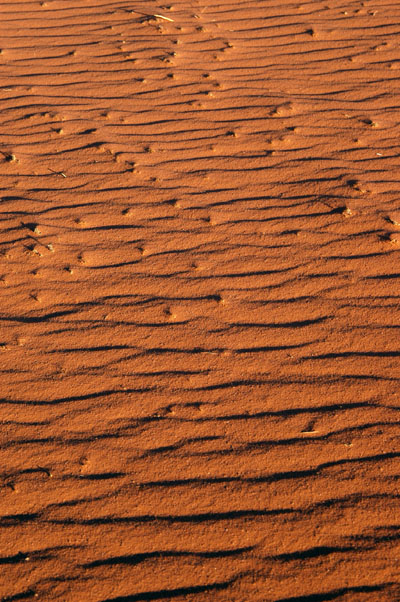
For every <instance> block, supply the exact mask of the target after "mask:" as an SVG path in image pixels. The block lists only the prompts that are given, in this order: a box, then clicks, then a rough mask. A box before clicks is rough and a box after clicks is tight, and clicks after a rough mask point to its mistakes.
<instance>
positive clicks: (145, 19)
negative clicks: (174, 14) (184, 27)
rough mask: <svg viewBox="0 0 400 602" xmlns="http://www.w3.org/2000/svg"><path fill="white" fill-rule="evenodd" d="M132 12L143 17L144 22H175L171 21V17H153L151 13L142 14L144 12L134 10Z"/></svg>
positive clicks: (154, 15)
mask: <svg viewBox="0 0 400 602" xmlns="http://www.w3.org/2000/svg"><path fill="white" fill-rule="evenodd" d="M131 12H132V13H136V14H138V15H142V16H143V20H144V21H149V20H150V19H163V20H164V21H169V22H170V23H173V22H174V20H173V19H170V18H169V17H164V15H156V14H153V15H152V14H150V13H142V12H140V10H132V11H131Z"/></svg>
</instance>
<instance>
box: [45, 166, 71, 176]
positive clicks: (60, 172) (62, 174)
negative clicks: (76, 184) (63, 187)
mask: <svg viewBox="0 0 400 602" xmlns="http://www.w3.org/2000/svg"><path fill="white" fill-rule="evenodd" d="M47 169H48V170H49V171H51V172H52V173H55V174H57V175H58V176H62V177H63V178H66V177H67V176H66V175H65V173H64V172H63V171H54V169H51V167H48V168H47Z"/></svg>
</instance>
